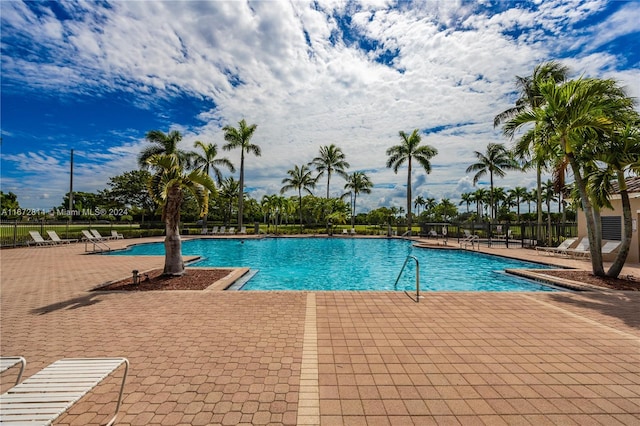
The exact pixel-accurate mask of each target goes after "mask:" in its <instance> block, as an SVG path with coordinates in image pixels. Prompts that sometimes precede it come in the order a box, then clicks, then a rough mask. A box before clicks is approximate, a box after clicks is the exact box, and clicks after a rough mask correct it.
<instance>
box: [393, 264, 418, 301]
mask: <svg viewBox="0 0 640 426" xmlns="http://www.w3.org/2000/svg"><path fill="white" fill-rule="evenodd" d="M409 259H413V260H414V261H415V262H416V298H415V299H414V298H413V296H412V295H411V294H409V293H408V292H407V291H406V290H405V291H404V294H406V295H407V296H409V298H411V300H413V301H414V302H416V303H420V298H421V297H423V296H420V262H418V258H417V257H415V256H413V255H411V254H410V255H409V256H407V258H406V259H405V260H404V263H403V264H402V268H401V269H400V273H399V274H398V278H396V282H395V283H394V284H393V289H394V290H397V289H398V281H400V277H401V276H402V273H403V272H404V268H405V267H406V266H407V263H409Z"/></svg>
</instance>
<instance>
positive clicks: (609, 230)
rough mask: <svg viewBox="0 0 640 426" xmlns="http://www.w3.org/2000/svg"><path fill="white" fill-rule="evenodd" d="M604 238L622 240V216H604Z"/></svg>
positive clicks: (602, 218)
mask: <svg viewBox="0 0 640 426" xmlns="http://www.w3.org/2000/svg"><path fill="white" fill-rule="evenodd" d="M601 220H602V239H603V240H613V241H622V217H621V216H602V217H601Z"/></svg>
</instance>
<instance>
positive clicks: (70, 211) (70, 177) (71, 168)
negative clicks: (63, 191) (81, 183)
mask: <svg viewBox="0 0 640 426" xmlns="http://www.w3.org/2000/svg"><path fill="white" fill-rule="evenodd" d="M69 171H70V173H69V221H71V220H73V149H72V150H71V166H70V170H69Z"/></svg>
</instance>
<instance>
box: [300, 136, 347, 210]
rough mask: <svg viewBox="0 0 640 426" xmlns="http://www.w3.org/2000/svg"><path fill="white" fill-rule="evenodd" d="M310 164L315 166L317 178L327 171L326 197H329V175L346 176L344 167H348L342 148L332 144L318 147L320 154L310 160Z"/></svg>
mask: <svg viewBox="0 0 640 426" xmlns="http://www.w3.org/2000/svg"><path fill="white" fill-rule="evenodd" d="M309 165H310V166H315V167H316V171H317V172H318V178H320V177H321V176H322V175H324V173H325V172H326V173H327V199H328V198H329V184H330V183H331V175H332V174H333V173H337V174H338V175H340V176H342V177H343V178H345V179H346V178H347V172H346V171H345V169H348V168H349V163H347V162H346V161H345V155H344V153H343V152H342V149H340V148H338V147H337V146H335V145H334V144H331V145H329V146H321V147H320V155H318V156H317V157H316V158H314V159H313V160H311V162H310V163H309Z"/></svg>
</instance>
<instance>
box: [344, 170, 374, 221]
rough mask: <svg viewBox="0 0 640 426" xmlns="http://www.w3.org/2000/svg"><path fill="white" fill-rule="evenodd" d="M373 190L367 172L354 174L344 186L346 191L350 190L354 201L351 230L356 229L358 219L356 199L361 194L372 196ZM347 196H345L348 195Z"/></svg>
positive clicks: (352, 204) (352, 201)
mask: <svg viewBox="0 0 640 426" xmlns="http://www.w3.org/2000/svg"><path fill="white" fill-rule="evenodd" d="M371 188H373V183H371V181H370V180H369V176H367V175H366V173H365V172H353V173H351V174H350V175H349V176H348V177H347V183H346V184H345V185H344V189H348V190H349V192H348V193H347V194H351V195H352V196H353V199H352V200H351V228H352V229H353V227H354V220H355V217H356V198H357V197H358V194H360V193H361V192H362V193H364V194H371ZM347 194H345V195H347Z"/></svg>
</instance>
